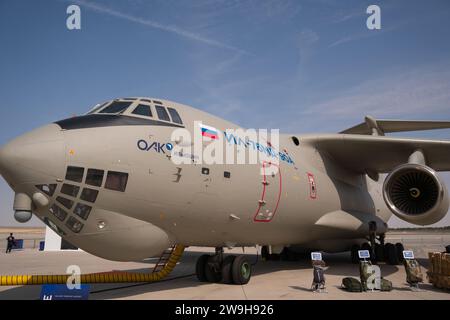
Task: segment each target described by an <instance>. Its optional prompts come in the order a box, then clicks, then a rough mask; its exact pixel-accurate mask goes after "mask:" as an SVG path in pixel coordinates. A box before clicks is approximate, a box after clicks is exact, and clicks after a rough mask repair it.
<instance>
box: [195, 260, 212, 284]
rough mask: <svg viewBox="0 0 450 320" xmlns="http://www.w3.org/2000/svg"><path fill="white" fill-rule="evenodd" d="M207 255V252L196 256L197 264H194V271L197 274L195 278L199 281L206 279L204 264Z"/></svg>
mask: <svg viewBox="0 0 450 320" xmlns="http://www.w3.org/2000/svg"><path fill="white" fill-rule="evenodd" d="M209 257H210V256H209V255H207V254H204V255H202V256H200V257H199V258H198V260H197V264H196V266H195V273H196V274H197V279H198V280H199V281H201V282H206V281H208V280H207V279H206V274H205V266H206V263H207V261H208V258H209Z"/></svg>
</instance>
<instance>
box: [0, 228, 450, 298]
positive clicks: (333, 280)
mask: <svg viewBox="0 0 450 320" xmlns="http://www.w3.org/2000/svg"><path fill="white" fill-rule="evenodd" d="M387 241H390V242H393V243H395V242H398V241H402V242H403V243H404V245H405V248H406V249H412V250H414V252H415V255H416V258H417V259H418V261H419V262H420V264H421V265H422V267H423V269H422V271H423V274H424V277H425V279H424V283H423V284H421V285H420V291H412V290H411V289H410V288H409V286H408V285H407V284H406V273H405V270H404V267H403V266H402V265H398V266H391V265H386V264H384V263H381V264H380V268H381V273H382V276H383V277H384V278H386V279H388V280H390V281H392V283H393V287H394V289H393V290H392V291H391V292H379V291H374V292H363V293H350V292H346V291H344V290H343V289H341V282H342V279H343V278H344V277H347V276H352V277H358V276H359V270H358V265H354V264H351V263H350V255H349V253H339V254H324V255H323V258H324V260H325V262H326V263H327V265H328V269H327V270H326V272H325V276H326V293H314V292H312V291H311V281H312V268H311V263H310V261H307V260H303V261H293V262H290V261H262V260H261V259H260V257H258V256H257V254H256V249H255V248H245V252H244V253H243V249H242V248H234V249H232V250H225V254H230V253H233V254H246V255H247V256H248V259H249V260H250V261H251V262H253V263H255V265H254V267H253V274H252V278H251V280H250V282H249V283H248V284H247V285H226V284H220V283H204V282H199V281H198V280H197V277H196V276H195V274H194V273H195V263H196V260H197V258H198V257H199V256H200V255H201V254H203V253H204V252H213V251H214V250H213V249H211V248H200V247H190V248H187V249H186V251H185V253H184V255H183V258H182V259H181V261H180V263H179V264H178V265H177V267H176V268H175V270H174V271H173V272H172V274H170V275H169V277H168V278H166V279H165V280H163V281H161V282H157V283H146V284H136V283H130V284H123V283H122V284H93V285H91V288H90V292H91V293H90V299H94V300H96V299H99V300H104V299H119V300H120V299H134V300H158V299H163V300H178V299H180V300H204V299H208V300H216V299H220V300H280V299H282V300H302V299H308V300H310V299H313V300H326V299H344V300H367V299H369V300H375V299H377V300H378V299H382V300H397V299H401V300H404V299H407V300H409V299H414V300H450V291H445V290H442V289H437V288H435V287H433V286H432V285H431V284H430V283H428V281H427V279H426V271H427V269H428V252H429V251H444V246H445V245H447V244H449V243H450V234H449V233H441V234H440V233H429V234H423V233H408V232H406V233H392V234H389V235H388V236H387ZM0 261H1V263H0V274H1V275H13V274H65V273H66V270H67V267H68V266H70V265H77V266H79V267H80V268H81V271H82V273H92V272H107V271H113V270H120V271H129V272H151V270H152V267H153V266H154V264H155V263H156V262H157V259H149V260H147V261H144V262H114V261H108V260H104V259H101V258H98V257H95V256H92V255H90V254H88V253H86V252H82V251H59V252H42V251H41V252H39V251H37V250H35V249H25V250H21V251H13V253H12V254H8V255H7V254H5V253H4V252H1V253H0ZM40 291H41V286H19V287H0V300H10V299H20V300H37V299H39V296H40Z"/></svg>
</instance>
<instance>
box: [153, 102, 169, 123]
mask: <svg viewBox="0 0 450 320" xmlns="http://www.w3.org/2000/svg"><path fill="white" fill-rule="evenodd" d="M155 108H156V113H157V114H158V118H159V119H160V120H164V121H170V117H169V114H168V113H167V110H166V108H164V107H163V106H155Z"/></svg>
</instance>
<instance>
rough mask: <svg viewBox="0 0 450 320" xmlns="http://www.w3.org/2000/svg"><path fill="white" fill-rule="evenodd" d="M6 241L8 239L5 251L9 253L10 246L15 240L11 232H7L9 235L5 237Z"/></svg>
mask: <svg viewBox="0 0 450 320" xmlns="http://www.w3.org/2000/svg"><path fill="white" fill-rule="evenodd" d="M6 241H8V246H7V247H6V253H11V249H12V247H13V246H14V245H15V244H16V241H15V239H14V237H13V234H12V233H10V234H9V237H8V238H6Z"/></svg>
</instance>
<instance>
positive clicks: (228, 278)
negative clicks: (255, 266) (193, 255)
mask: <svg viewBox="0 0 450 320" xmlns="http://www.w3.org/2000/svg"><path fill="white" fill-rule="evenodd" d="M196 273H197V278H198V280H200V281H202V282H214V283H217V282H222V283H226V284H247V283H248V282H249V281H250V278H251V276H252V265H251V264H250V262H249V261H248V259H247V257H245V256H242V255H240V256H234V255H231V256H226V257H224V256H223V248H216V253H215V254H214V255H209V254H204V255H202V256H200V258H198V260H197V265H196Z"/></svg>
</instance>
